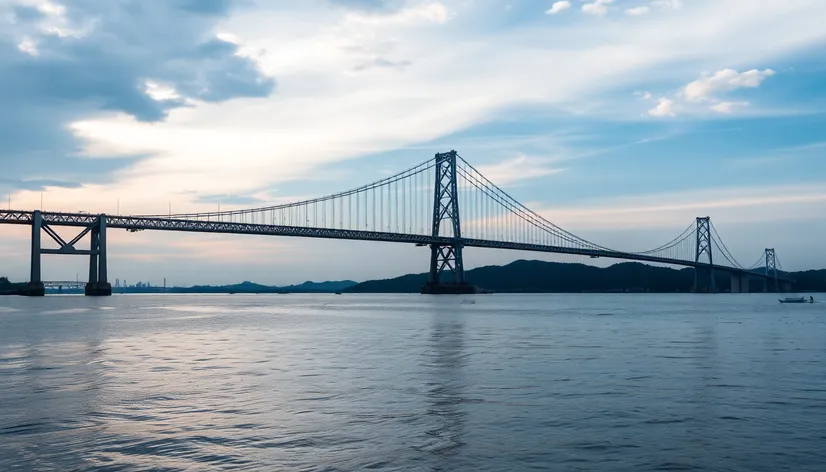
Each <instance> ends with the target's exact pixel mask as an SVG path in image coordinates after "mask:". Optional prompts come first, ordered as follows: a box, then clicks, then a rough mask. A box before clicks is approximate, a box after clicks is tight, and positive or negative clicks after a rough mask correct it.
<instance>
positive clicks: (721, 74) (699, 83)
mask: <svg viewBox="0 0 826 472" xmlns="http://www.w3.org/2000/svg"><path fill="white" fill-rule="evenodd" d="M774 74H775V72H774V71H773V70H771V69H765V70H762V71H760V70H757V69H752V70H749V71H746V72H742V73H740V72H737V71H736V70H734V69H723V70H720V71H717V72H715V73H714V74H713V75H711V76H705V77H701V78H699V79H697V80H695V81H694V82H691V83H689V84H688V85H686V86H685V89H684V91H683V93H684V95H685V98H686V100H688V101H690V102H704V101H708V100H710V99H712V98H713V95H714V94H715V93H719V92H730V91H732V90H736V89H738V88H744V87H745V88H757V87H759V86H760V84H762V83H763V81H764V80H766V79H767V78H769V77H771V76H773V75H774Z"/></svg>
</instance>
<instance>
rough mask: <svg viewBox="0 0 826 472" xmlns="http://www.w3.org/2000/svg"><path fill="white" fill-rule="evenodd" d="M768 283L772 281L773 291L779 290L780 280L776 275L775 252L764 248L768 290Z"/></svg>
mask: <svg viewBox="0 0 826 472" xmlns="http://www.w3.org/2000/svg"><path fill="white" fill-rule="evenodd" d="M769 283H772V289H773V290H774V292H776V293H779V292H780V281H779V280H778V275H777V253H776V252H775V250H774V249H773V248H772V249H766V286H765V289H766V291H769V290H770V289H769Z"/></svg>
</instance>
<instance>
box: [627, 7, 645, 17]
mask: <svg viewBox="0 0 826 472" xmlns="http://www.w3.org/2000/svg"><path fill="white" fill-rule="evenodd" d="M648 10H649V9H648V7H645V6H643V7H635V8H629V9H628V10H625V13H626V14H628V15H631V16H640V15H645V14H646V13H648Z"/></svg>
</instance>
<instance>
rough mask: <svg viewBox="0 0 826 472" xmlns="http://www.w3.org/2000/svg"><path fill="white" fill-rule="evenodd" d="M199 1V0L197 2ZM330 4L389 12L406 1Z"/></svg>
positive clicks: (336, 1)
mask: <svg viewBox="0 0 826 472" xmlns="http://www.w3.org/2000/svg"><path fill="white" fill-rule="evenodd" d="M196 1H197V0H196ZM327 1H328V2H329V3H331V4H333V5H336V6H340V7H344V8H351V9H355V10H361V11H371V12H376V11H380V12H382V11H383V12H388V11H396V10H400V9H401V8H402V7H403V6H404V4H405V2H404V0H327Z"/></svg>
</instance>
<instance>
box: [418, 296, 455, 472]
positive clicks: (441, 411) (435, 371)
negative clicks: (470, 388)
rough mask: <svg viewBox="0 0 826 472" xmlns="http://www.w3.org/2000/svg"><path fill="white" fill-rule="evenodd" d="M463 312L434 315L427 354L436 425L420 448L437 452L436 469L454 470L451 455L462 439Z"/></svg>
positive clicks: (429, 410) (431, 410) (432, 415)
mask: <svg viewBox="0 0 826 472" xmlns="http://www.w3.org/2000/svg"><path fill="white" fill-rule="evenodd" d="M461 317H462V315H461V314H455V312H454V313H449V312H448V313H436V314H434V315H433V326H432V334H431V336H430V352H427V353H426V354H425V363H426V366H427V367H428V368H429V369H430V373H429V375H428V381H427V383H426V384H425V386H426V389H427V390H426V391H427V393H426V396H427V399H428V406H427V415H428V416H429V417H430V418H431V419H432V420H431V423H432V425H433V426H432V427H431V428H430V429H428V430H427V431H426V433H427V438H426V439H427V442H426V443H425V445H424V446H422V447H420V448H419V449H420V450H422V451H426V452H429V453H431V454H433V455H434V456H435V458H436V459H434V461H433V465H434V468H435V470H451V467H450V465H451V462H450V460H449V458H450V457H451V456H454V455H456V454H458V453H459V449H460V448H461V447H462V446H463V445H464V443H463V442H462V436H463V429H464V417H465V415H466V414H467V413H465V412H464V411H463V410H462V408H463V404H464V403H466V401H467V400H466V398H465V396H464V392H463V388H462V386H463V385H464V379H462V367H463V365H464V351H463V337H464V332H463V331H464V325H463V322H462V320H461Z"/></svg>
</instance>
